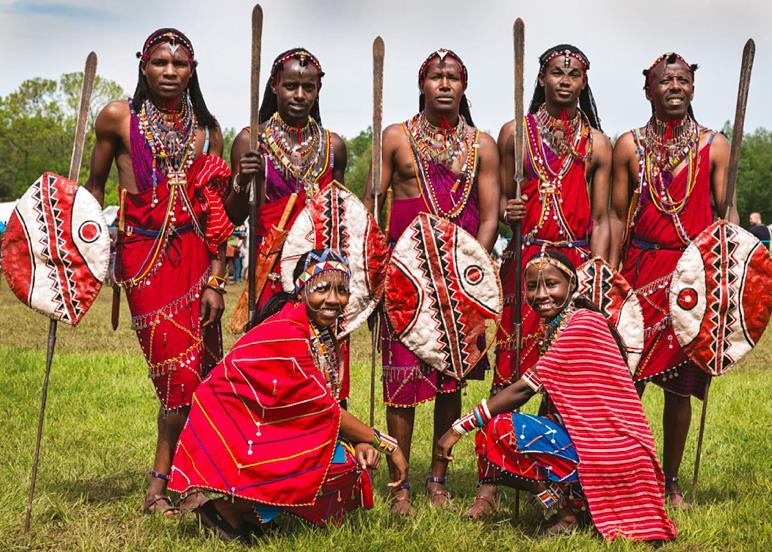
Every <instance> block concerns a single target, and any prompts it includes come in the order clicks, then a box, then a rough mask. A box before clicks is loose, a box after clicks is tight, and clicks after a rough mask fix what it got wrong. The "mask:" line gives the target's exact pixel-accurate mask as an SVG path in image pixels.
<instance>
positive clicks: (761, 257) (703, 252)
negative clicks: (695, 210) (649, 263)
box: [670, 220, 772, 376]
mask: <svg viewBox="0 0 772 552" xmlns="http://www.w3.org/2000/svg"><path fill="white" fill-rule="evenodd" d="M770 311H772V260H771V259H770V256H769V251H768V250H767V248H766V247H764V245H763V244H762V243H761V242H759V240H758V239H756V237H755V236H753V234H751V233H750V232H748V231H746V230H743V229H742V228H740V227H739V226H735V225H734V224H732V223H730V222H727V221H724V220H718V221H716V222H714V223H713V224H712V225H710V226H709V227H708V228H706V229H705V230H703V231H702V232H701V233H700V235H699V236H697V239H695V240H694V241H693V242H692V243H691V244H690V245H689V246H688V247H687V248H686V250H685V251H684V253H683V255H682V256H681V258H680V259H679V261H678V265H677V266H676V270H675V272H674V273H673V280H672V282H671V284H670V314H671V316H672V322H673V330H674V331H675V335H676V338H677V339H678V342H679V343H680V344H681V347H682V348H683V350H684V351H685V352H686V354H687V355H689V358H691V359H692V360H693V361H694V362H695V363H696V364H697V365H698V366H699V367H700V368H702V369H703V370H705V371H706V372H707V373H708V374H711V375H713V376H720V375H721V374H723V373H724V372H726V371H727V370H728V369H729V368H731V367H732V365H733V364H734V363H735V362H737V361H739V360H740V359H741V358H742V357H743V356H745V354H746V353H747V352H748V351H750V350H751V349H752V348H753V346H754V345H756V343H758V341H759V339H760V338H761V336H762V335H763V334H764V330H765V329H766V327H767V323H768V322H769V317H770Z"/></svg>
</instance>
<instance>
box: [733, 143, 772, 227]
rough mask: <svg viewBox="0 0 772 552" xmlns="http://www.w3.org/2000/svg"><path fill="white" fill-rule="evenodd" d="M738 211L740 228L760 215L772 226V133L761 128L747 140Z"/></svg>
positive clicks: (742, 155)
mask: <svg viewBox="0 0 772 552" xmlns="http://www.w3.org/2000/svg"><path fill="white" fill-rule="evenodd" d="M737 210H738V212H739V214H740V224H742V225H743V226H746V227H747V226H748V216H749V215H750V214H751V213H752V212H754V211H758V212H759V213H761V219H762V220H763V221H764V223H765V224H772V132H770V131H768V130H766V129H763V128H759V129H756V130H755V131H754V132H753V133H752V134H746V135H745V136H743V143H742V146H741V147H740V166H739V167H738V171H737Z"/></svg>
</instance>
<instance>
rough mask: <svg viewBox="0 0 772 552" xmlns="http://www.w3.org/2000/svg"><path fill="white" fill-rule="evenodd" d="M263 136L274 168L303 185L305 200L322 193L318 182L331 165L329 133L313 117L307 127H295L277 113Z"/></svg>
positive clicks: (269, 122)
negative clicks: (276, 167) (319, 192)
mask: <svg viewBox="0 0 772 552" xmlns="http://www.w3.org/2000/svg"><path fill="white" fill-rule="evenodd" d="M263 134H264V136H265V142H266V144H267V145H268V154H269V156H270V157H271V159H272V160H273V161H274V166H278V167H279V168H280V169H281V171H282V172H283V175H284V176H285V177H289V178H290V179H292V180H294V181H295V182H298V183H300V184H302V185H303V187H304V189H305V192H306V197H307V198H308V199H310V198H312V197H313V196H314V195H315V194H316V192H318V191H319V185H318V183H317V180H318V179H319V177H320V176H321V175H322V174H324V172H325V171H326V170H327V167H328V166H329V162H330V155H329V151H330V150H329V133H328V132H327V131H326V130H324V129H323V128H322V127H321V126H320V125H319V123H317V122H316V121H315V120H314V119H313V118H312V117H309V118H308V122H307V123H306V125H305V126H304V127H293V126H290V125H288V124H287V123H285V122H284V120H283V119H282V118H281V116H280V115H279V113H278V112H276V113H274V114H273V116H272V117H271V118H270V119H269V120H268V123H267V124H266V126H265V130H264V132H263Z"/></svg>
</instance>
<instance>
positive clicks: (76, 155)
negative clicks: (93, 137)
mask: <svg viewBox="0 0 772 552" xmlns="http://www.w3.org/2000/svg"><path fill="white" fill-rule="evenodd" d="M96 66H97V56H96V54H95V53H94V52H91V53H89V55H88V57H87V58H86V67H85V69H84V70H83V87H82V88H81V91H80V107H79V109H78V120H77V123H76V125H75V139H74V140H73V145H72V157H71V158H70V172H69V173H68V178H69V179H70V180H73V181H75V182H77V181H78V176H79V175H80V165H81V162H82V160H83V148H84V146H85V143H86V123H87V122H88V111H89V105H90V104H91V92H92V90H93V89H94V79H95V77H96ZM56 327H57V323H56V320H54V319H51V320H50V322H49V325H48V347H47V349H46V373H45V376H43V390H42V392H41V398H40V415H39V416H38V432H37V437H36V441H35V457H34V460H33V461H32V475H31V476H30V483H29V496H28V497H27V510H26V512H25V513H24V532H25V533H27V532H29V526H30V520H31V518H32V499H33V498H34V496H35V483H36V482H37V477H38V464H39V462H40V445H41V441H42V439H43V421H44V420H45V416H46V400H47V398H48V382H49V379H50V377H51V363H52V362H53V359H54V349H55V347H56Z"/></svg>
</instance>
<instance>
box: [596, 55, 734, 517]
mask: <svg viewBox="0 0 772 552" xmlns="http://www.w3.org/2000/svg"><path fill="white" fill-rule="evenodd" d="M696 70H697V65H691V64H689V63H687V62H686V61H685V60H684V58H683V57H681V56H680V55H678V54H675V53H672V52H668V53H665V54H663V55H661V56H659V57H658V58H657V59H656V60H654V62H653V63H652V64H651V66H650V67H649V68H648V69H646V70H644V71H643V74H644V78H645V83H644V91H645V94H646V99H647V100H649V102H650V103H651V108H652V115H651V119H650V120H649V122H648V123H647V124H646V126H644V127H641V128H637V129H634V130H632V131H630V132H627V133H625V134H623V135H622V136H621V137H620V138H619V140H617V143H616V145H615V146H614V187H613V193H612V199H611V229H612V232H611V236H612V246H611V259H610V261H611V264H612V265H613V266H617V265H618V264H620V262H621V263H622V275H623V276H624V277H625V278H626V279H627V281H628V282H630V285H631V286H632V288H633V289H634V290H635V293H636V295H637V296H638V299H639V300H640V303H641V308H642V309H643V321H644V328H645V329H644V348H643V355H642V356H641V360H640V362H639V364H638V368H637V370H636V373H635V374H634V376H633V377H634V379H635V380H636V381H637V382H639V389H640V392H641V393H642V392H643V385H644V382H646V381H648V380H651V381H653V382H654V383H655V384H657V385H659V386H660V387H662V388H663V389H664V390H665V407H664V412H663V420H662V426H663V433H664V443H663V462H662V465H663V466H662V467H663V469H664V471H665V493H666V494H667V498H668V501H669V502H670V504H672V505H673V506H676V507H679V508H683V509H686V508H688V507H689V504H688V503H687V502H686V501H684V498H683V494H682V493H681V487H680V485H679V483H678V471H679V468H680V466H681V459H682V458H683V453H684V446H685V445H686V437H687V435H688V433H689V425H690V424H691V412H692V411H691V396H695V397H697V398H698V399H702V398H703V397H704V396H705V386H706V384H707V380H708V376H707V374H706V373H705V372H703V371H702V370H701V369H700V368H699V367H698V366H697V365H696V364H694V363H693V362H692V361H691V360H689V358H688V357H687V356H686V353H684V351H683V350H682V349H681V347H680V346H679V345H678V341H677V340H676V337H675V334H674V333H673V328H672V326H671V323H670V302H669V289H670V281H671V277H672V275H673V272H674V271H675V268H676V264H677V263H678V260H679V259H680V258H681V255H682V254H683V251H684V249H685V248H686V246H687V245H688V244H689V243H690V242H691V240H693V239H694V238H696V237H697V235H698V234H699V233H700V232H702V231H703V230H704V229H705V228H707V227H708V226H709V225H710V224H711V223H712V222H713V211H712V207H711V199H712V202H713V205H715V208H716V212H718V213H722V214H723V213H725V212H726V180H727V171H728V168H729V142H728V141H727V139H726V138H724V136H722V135H721V134H718V133H716V132H715V131H713V130H710V129H708V128H705V127H703V126H702V125H700V124H698V123H697V121H696V120H695V118H694V112H693V110H692V99H693V98H694V72H695V71H696ZM628 217H629V218H628ZM729 218H730V221H731V222H734V223H737V214H736V211H734V212H732V213H730V217H729Z"/></svg>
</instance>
